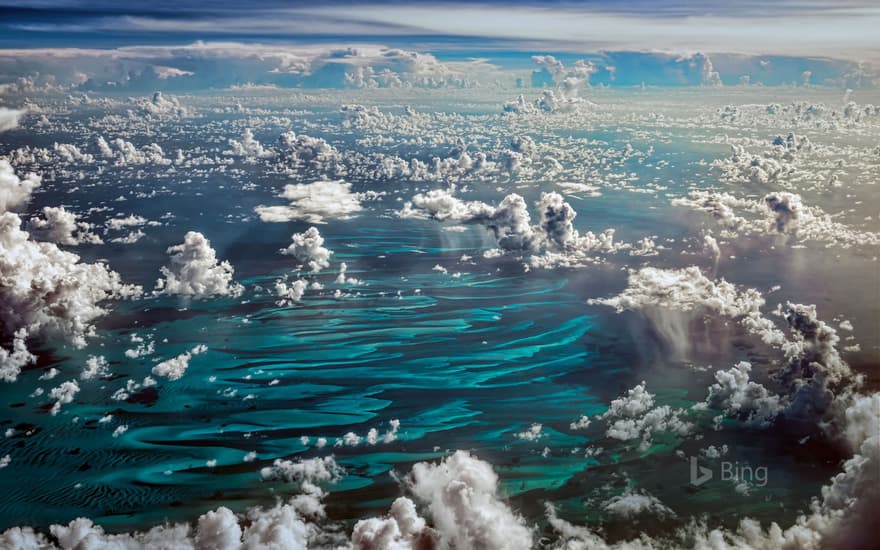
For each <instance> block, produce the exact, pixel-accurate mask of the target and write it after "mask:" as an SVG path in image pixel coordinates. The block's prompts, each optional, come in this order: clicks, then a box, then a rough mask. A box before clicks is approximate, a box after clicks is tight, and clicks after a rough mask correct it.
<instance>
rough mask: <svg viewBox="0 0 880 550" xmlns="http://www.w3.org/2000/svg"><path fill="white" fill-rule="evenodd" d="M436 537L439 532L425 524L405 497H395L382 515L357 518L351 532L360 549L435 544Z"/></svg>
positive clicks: (404, 549)
mask: <svg viewBox="0 0 880 550" xmlns="http://www.w3.org/2000/svg"><path fill="white" fill-rule="evenodd" d="M438 539H439V534H438V533H437V532H436V531H434V529H432V528H430V527H428V526H427V524H426V522H425V519H424V518H423V517H421V516H419V514H418V511H417V510H416V505H415V503H414V502H413V501H412V500H410V499H409V498H407V497H400V498H398V499H397V500H395V501H394V502H393V503H392V504H391V508H390V509H389V511H388V514H387V515H386V516H385V517H383V518H367V519H362V520H359V521H358V522H357V523H355V525H354V530H353V531H352V535H351V542H352V544H353V545H354V547H355V548H357V549H360V550H367V549H372V548H376V549H379V548H382V549H388V550H391V549H394V550H416V549H417V548H434V547H436V545H437V543H438Z"/></svg>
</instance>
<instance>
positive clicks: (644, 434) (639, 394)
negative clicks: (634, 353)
mask: <svg viewBox="0 0 880 550" xmlns="http://www.w3.org/2000/svg"><path fill="white" fill-rule="evenodd" d="M685 412H686V411H685V410H684V409H672V408H671V407H669V406H668V405H662V406H657V407H655V406H654V395H653V394H651V393H649V392H648V391H647V390H646V389H645V383H644V382H642V383H641V384H639V385H637V386H636V387H634V388H632V389H630V390H629V391H627V394H626V395H624V396H622V397H619V398H617V399H614V400H613V401H611V405H610V407H609V408H608V410H607V411H605V412H604V413H603V414H602V415H600V416H599V418H600V419H602V420H605V421H606V422H607V423H608V427H607V430H606V432H605V435H606V436H608V437H610V438H612V439H617V440H620V441H634V440H635V441H640V443H639V449H640V450H646V449H647V448H648V447H650V446H651V443H652V437H653V435H654V434H657V433H663V432H670V433H674V434H678V435H688V434H690V433H691V431H692V430H693V424H691V423H690V422H687V421H685V420H683V418H682V417H683V415H684V414H685Z"/></svg>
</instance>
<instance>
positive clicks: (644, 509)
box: [602, 489, 675, 519]
mask: <svg viewBox="0 0 880 550" xmlns="http://www.w3.org/2000/svg"><path fill="white" fill-rule="evenodd" d="M602 508H603V509H604V510H605V511H607V512H610V513H611V514H613V515H615V516H617V517H620V518H624V519H634V518H637V517H638V516H641V515H645V514H649V515H651V516H652V517H657V518H663V517H671V516H675V512H673V511H672V510H671V509H670V508H669V507H667V506H666V505H665V504H663V503H662V502H661V501H660V499H658V498H657V497H655V496H654V495H652V494H650V493H648V492H646V491H635V490H632V489H628V490H627V491H625V492H624V493H622V494H620V495H616V496H613V497H611V498H609V499H608V500H606V501H604V502H603V503H602Z"/></svg>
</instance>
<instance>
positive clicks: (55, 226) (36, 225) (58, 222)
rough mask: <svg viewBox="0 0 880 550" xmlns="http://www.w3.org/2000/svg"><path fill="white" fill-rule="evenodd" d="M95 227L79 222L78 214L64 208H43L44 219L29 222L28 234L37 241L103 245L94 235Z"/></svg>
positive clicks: (34, 219)
mask: <svg viewBox="0 0 880 550" xmlns="http://www.w3.org/2000/svg"><path fill="white" fill-rule="evenodd" d="M93 229H94V226H93V225H92V224H90V223H87V222H81V221H77V217H76V214H74V213H73V212H68V211H67V210H65V209H64V208H63V207H55V206H45V207H43V217H42V218H39V217H34V218H31V219H30V220H29V221H28V232H30V234H31V236H32V237H33V238H35V239H37V240H41V241H49V242H53V243H57V244H63V245H68V246H76V245H79V244H102V243H103V241H102V240H101V237H99V236H98V235H97V234H95V233H93V232H92V230H93Z"/></svg>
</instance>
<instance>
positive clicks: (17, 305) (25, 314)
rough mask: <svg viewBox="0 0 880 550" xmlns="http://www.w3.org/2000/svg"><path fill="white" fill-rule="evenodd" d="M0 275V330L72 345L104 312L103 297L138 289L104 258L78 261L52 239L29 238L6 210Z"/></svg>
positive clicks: (0, 223) (1, 219)
mask: <svg viewBox="0 0 880 550" xmlns="http://www.w3.org/2000/svg"><path fill="white" fill-rule="evenodd" d="M0 280H2V281H4V282H5V283H4V284H2V285H0V303H2V304H3V310H4V312H5V313H4V316H3V317H2V318H0V323H2V330H0V332H2V333H3V334H4V335H9V336H11V335H12V334H13V333H18V334H21V333H19V332H18V331H20V330H22V329H23V330H25V331H26V333H27V334H28V335H29V336H37V335H42V336H46V337H55V338H61V339H63V340H66V341H67V342H70V343H72V344H73V345H75V346H77V347H83V346H85V344H86V338H87V337H89V336H92V335H93V334H94V331H95V328H94V325H93V323H94V321H95V320H96V319H97V318H98V317H101V316H102V315H104V314H105V313H106V312H107V309H106V308H105V307H104V306H103V305H101V304H102V303H103V302H106V301H108V300H112V299H119V298H127V297H132V296H136V295H139V294H140V292H141V289H140V287H136V286H131V285H125V284H123V283H122V282H121V281H120V277H119V275H118V274H117V273H115V272H114V271H111V270H110V269H109V268H108V267H107V266H105V265H104V264H100V263H94V264H88V263H82V262H80V261H79V256H77V255H76V254H72V253H70V252H65V251H63V250H60V249H59V248H58V247H57V246H56V245H55V244H52V243H41V242H35V241H33V240H30V239H29V235H28V234H27V233H25V232H24V231H22V230H21V219H20V218H19V217H18V216H17V215H15V214H12V213H9V212H7V213H4V214H0Z"/></svg>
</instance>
